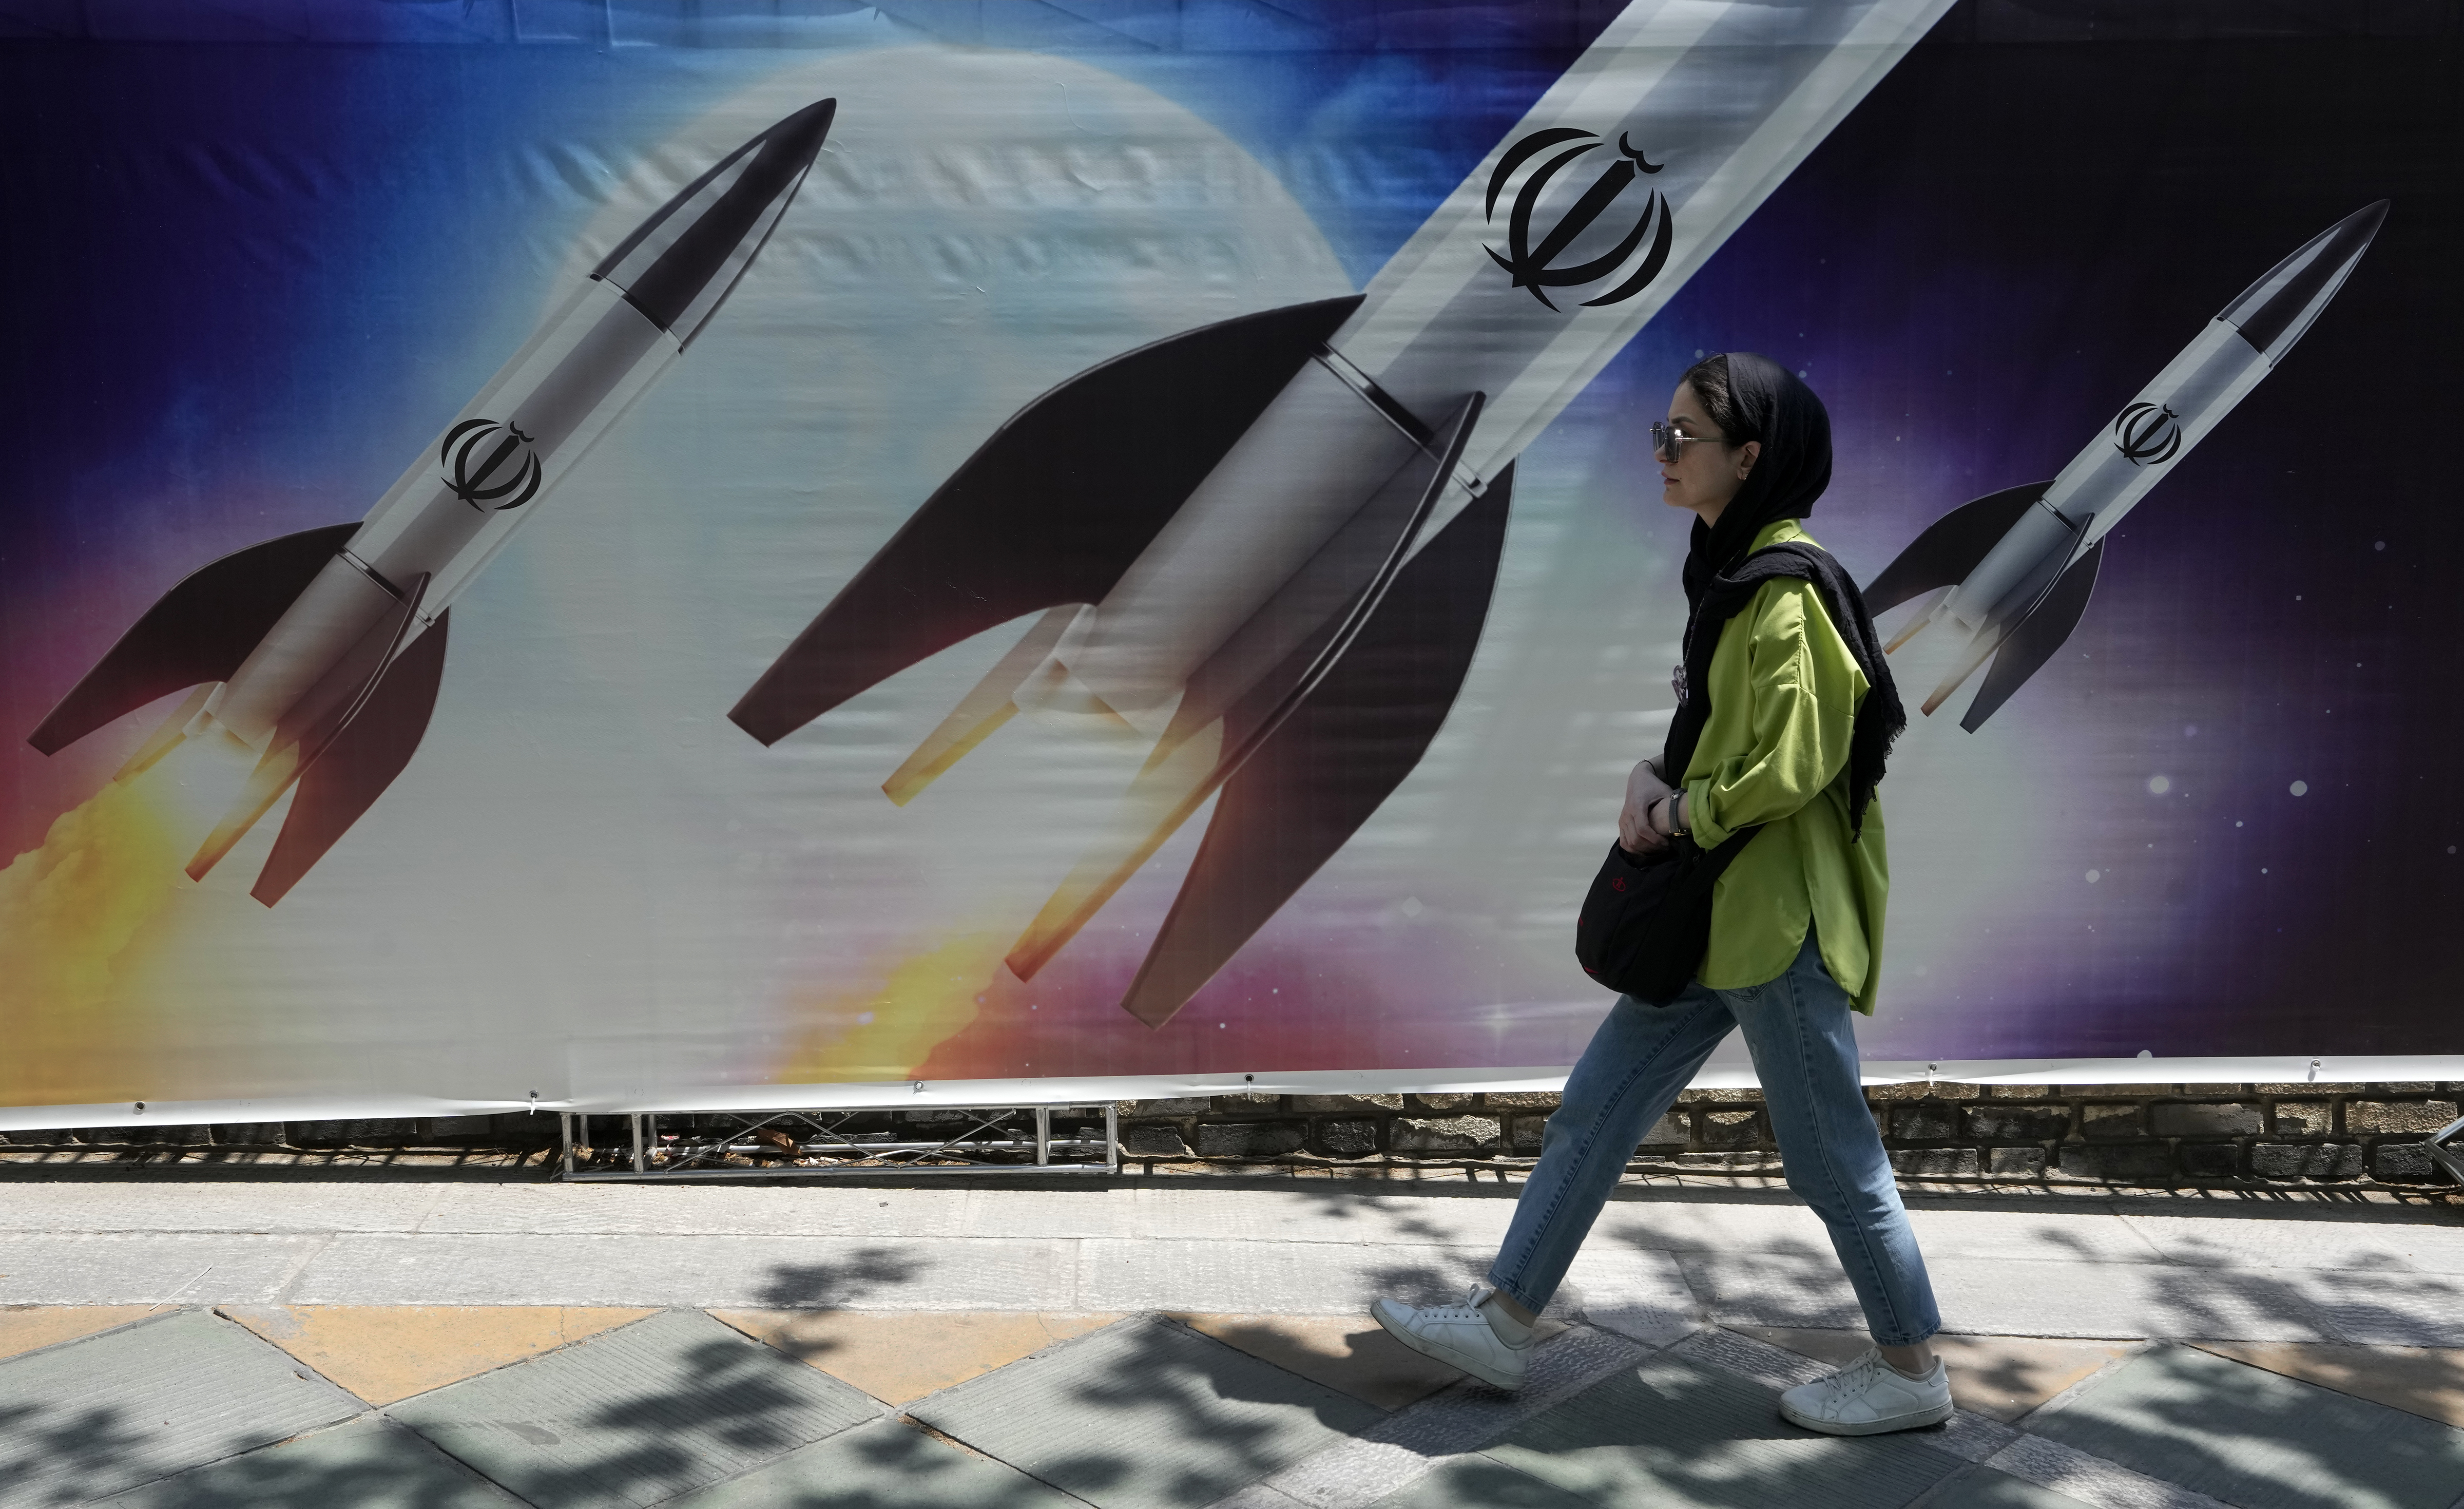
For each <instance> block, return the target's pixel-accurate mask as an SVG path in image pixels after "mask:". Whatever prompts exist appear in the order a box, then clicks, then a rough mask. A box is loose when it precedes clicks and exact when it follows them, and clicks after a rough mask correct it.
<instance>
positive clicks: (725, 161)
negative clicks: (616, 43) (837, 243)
mask: <svg viewBox="0 0 2464 1509" xmlns="http://www.w3.org/2000/svg"><path fill="white" fill-rule="evenodd" d="M837 113H838V101H837V100H816V101H815V102H813V103H812V104H809V105H806V106H805V107H804V108H803V109H802V110H799V111H797V112H796V113H795V114H794V115H791V116H788V117H787V118H785V119H784V120H782V121H780V122H777V123H775V124H773V125H772V126H770V127H769V128H768V129H767V130H765V131H763V132H761V133H760V134H759V135H758V136H756V137H754V138H753V139H752V140H751V141H748V142H746V143H745V144H743V145H742V146H739V147H737V149H736V150H735V151H733V152H730V153H728V154H727V155H726V156H725V157H723V158H720V159H719V160H718V163H717V165H716V166H714V167H712V168H711V170H710V171H708V172H706V173H704V174H702V175H701V176H700V177H699V178H696V179H694V180H693V182H692V183H690V184H688V185H686V186H685V189H684V191H683V192H682V193H679V194H677V195H676V196H675V197H674V198H673V199H671V200H669V201H668V202H667V204H666V205H664V206H662V207H661V208H660V210H659V212H658V213H656V214H654V215H652V216H650V218H649V219H648V220H645V221H643V222H642V226H641V229H639V230H637V231H635V232H634V233H632V234H631V235H629V236H627V237H626V238H625V240H624V242H623V243H622V244H621V245H619V246H618V247H617V248H616V250H615V251H613V252H610V253H608V254H607V259H606V260H605V261H604V262H601V263H600V264H599V266H598V267H597V268H596V269H594V270H593V271H592V272H591V275H590V276H591V277H598V278H605V280H606V281H608V282H610V283H613V284H615V285H616V286H617V287H618V288H621V289H623V290H624V291H625V298H626V300H627V301H629V302H630V303H631V304H632V305H633V307H634V308H636V309H639V310H640V311H641V312H642V313H643V314H644V315H646V316H648V317H649V319H650V320H651V321H652V322H654V323H656V324H657V325H658V326H659V328H661V329H662V330H665V331H667V332H668V333H669V334H671V335H672V336H674V337H675V338H676V342H677V344H680V345H681V344H688V343H690V342H691V341H692V340H693V336H694V335H695V334H697V333H698V332H699V331H700V329H701V327H702V325H703V324H704V323H705V322H708V321H709V319H710V317H711V316H712V315H713V314H715V313H716V312H717V310H718V306H719V304H720V303H722V302H724V301H725V300H726V298H727V295H728V293H729V291H730V290H732V289H733V288H734V287H735V286H736V282H737V278H739V277H743V276H744V270H745V268H747V267H748V266H750V265H751V264H752V261H753V257H754V254H756V253H758V252H759V251H760V250H761V244H762V242H763V241H765V240H767V239H768V238H769V235H770V232H771V230H772V228H773V227H775V226H776V225H777V224H778V223H779V217H780V215H781V214H782V213H784V212H785V211H786V209H787V204H788V201H789V200H792V199H793V198H795V196H796V189H797V187H798V186H799V185H801V184H803V181H804V174H805V172H806V170H807V169H809V168H810V167H811V166H813V159H814V158H815V157H816V156H817V155H818V154H819V153H820V152H821V149H822V143H823V141H824V140H825V138H827V137H828V135H829V131H830V122H831V120H832V118H833V117H835V116H836V115H837Z"/></svg>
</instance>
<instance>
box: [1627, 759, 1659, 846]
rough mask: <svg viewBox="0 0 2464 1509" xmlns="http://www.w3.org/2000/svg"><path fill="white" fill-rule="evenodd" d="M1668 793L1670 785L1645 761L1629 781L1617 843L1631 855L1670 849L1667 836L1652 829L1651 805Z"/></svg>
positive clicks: (1630, 776) (1635, 768)
mask: <svg viewBox="0 0 2464 1509" xmlns="http://www.w3.org/2000/svg"><path fill="white" fill-rule="evenodd" d="M1667 794H1668V783H1667V782H1665V781H1663V780H1661V778H1660V772H1659V771H1658V770H1656V769H1654V768H1653V767H1652V764H1651V762H1650V761H1648V760H1645V761H1643V762H1642V763H1641V764H1640V765H1638V766H1635V767H1634V773H1633V774H1632V775H1629V776H1627V777H1626V778H1625V810H1623V811H1621V812H1619V813H1617V842H1618V843H1619V844H1620V845H1622V846H1623V847H1624V849H1625V852H1626V853H1627V854H1651V853H1653V852H1655V851H1657V850H1659V849H1661V848H1663V847H1665V846H1666V844H1667V843H1668V839H1667V837H1666V836H1665V835H1664V834H1662V833H1661V832H1660V831H1659V830H1658V829H1656V828H1654V827H1652V826H1651V804H1653V803H1654V802H1657V801H1659V800H1660V799H1661V797H1664V796H1666V795H1667Z"/></svg>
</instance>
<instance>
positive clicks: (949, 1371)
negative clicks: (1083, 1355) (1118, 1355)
mask: <svg viewBox="0 0 2464 1509" xmlns="http://www.w3.org/2000/svg"><path fill="white" fill-rule="evenodd" d="M711 1314H713V1315H715V1316H716V1317H717V1318H718V1319H719V1320H724V1321H726V1322H727V1323H728V1324H729V1325H732V1326H734V1327H736V1328H737V1330H739V1331H741V1332H743V1333H744V1334H745V1335H747V1336H749V1337H752V1338H753V1339H754V1340H755V1341H758V1342H761V1343H766V1344H768V1345H770V1346H775V1347H777V1348H778V1349H779V1350H780V1351H782V1352H784V1353H786V1354H787V1355H788V1356H790V1357H793V1358H795V1359H797V1360H798V1361H799V1362H805V1363H810V1364H812V1365H814V1366H815V1367H818V1368H820V1369H821V1370H822V1371H824V1372H825V1373H828V1374H829V1375H830V1376H831V1377H833V1378H837V1379H841V1380H844V1381H845V1382H847V1383H850V1384H853V1385H855V1386H856V1387H858V1388H861V1389H863V1390H864V1391H865V1392H866V1393H869V1394H870V1395H872V1396H873V1397H874V1398H875V1399H879V1400H883V1401H885V1402H887V1403H890V1404H897V1405H903V1404H910V1403H913V1401H915V1400H918V1399H921V1398H923V1397H924V1396H925V1395H926V1394H929V1393H935V1392H937V1391H939V1390H940V1389H943V1388H947V1387H951V1386H953V1385H956V1384H962V1383H965V1382H966V1381H967V1380H968V1379H970V1378H976V1377H979V1376H981V1375H982V1374H985V1373H988V1372H991V1371H992V1370H993V1369H994V1368H996V1367H1002V1366H1006V1365H1009V1364H1011V1363H1014V1362H1017V1361H1018V1360H1019V1359H1020V1358H1022V1357H1025V1356H1027V1355H1028V1354H1030V1353H1034V1352H1040V1351H1042V1350H1044V1349H1045V1347H1047V1346H1051V1345H1054V1344H1056V1343H1062V1342H1066V1341H1067V1340H1069V1339H1070V1338H1071V1337H1073V1336H1084V1335H1086V1334H1087V1333H1088V1332H1089V1331H1095V1330H1101V1329H1102V1328H1103V1327H1105V1326H1108V1325H1110V1324H1111V1323H1112V1322H1113V1321H1115V1320H1119V1319H1120V1317H1119V1316H1118V1315H1039V1314H1036V1313H1034V1312H1032V1311H1027V1312H1020V1311H1014V1310H974V1311H967V1310H961V1311H955V1312H948V1311H934V1310H909V1311H900V1310H714V1311H712V1312H711Z"/></svg>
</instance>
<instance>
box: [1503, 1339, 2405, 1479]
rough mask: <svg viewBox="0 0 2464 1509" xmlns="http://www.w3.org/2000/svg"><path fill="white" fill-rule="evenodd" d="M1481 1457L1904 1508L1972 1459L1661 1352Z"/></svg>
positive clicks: (1538, 1470) (1553, 1475)
mask: <svg viewBox="0 0 2464 1509" xmlns="http://www.w3.org/2000/svg"><path fill="white" fill-rule="evenodd" d="M1484 1454H1485V1455H1487V1456H1489V1457H1492V1458H1494V1459H1496V1460H1497V1461H1500V1462H1503V1463H1505V1464H1506V1465H1507V1466H1508V1467H1512V1468H1515V1469H1517V1470H1519V1471H1521V1472H1524V1473H1527V1474H1529V1476H1533V1477H1537V1478H1540V1479H1542V1480H1543V1481H1546V1482H1548V1483H1551V1484H1552V1485H1554V1486H1556V1487H1558V1488H1561V1489H1564V1490H1566V1491H1567V1492H1569V1493H1573V1494H1575V1495H1578V1496H1580V1497H1583V1498H1591V1499H1593V1500H1595V1501H1596V1502H1599V1503H1604V1504H1609V1503H1616V1504H1623V1503H1648V1504H1652V1505H1669V1506H1672V1509H1674V1506H1680V1505H1683V1506H1687V1509H1693V1506H1711V1505H1718V1506H1724V1509H1725V1506H1731V1505H1733V1506H1737V1509H1766V1506H1768V1505H1771V1504H1778V1503H1818V1504H1822V1505H1824V1506H1825V1509H1866V1506H1870V1509H1900V1506H1902V1505H1904V1504H1906V1503H1907V1502H1909V1501H1910V1500H1911V1499H1913V1498H1916V1497H1917V1496H1918V1495H1919V1494H1921V1493H1923V1492H1925V1490H1926V1489H1927V1488H1929V1487H1931V1486H1932V1485H1933V1484H1935V1483H1937V1482H1940V1481H1941V1480H1942V1479H1943V1478H1946V1477H1947V1476H1950V1475H1951V1474H1952V1473H1955V1472H1958V1471H1959V1470H1960V1469H1961V1468H1962V1467H1963V1466H1965V1465H1966V1464H1964V1463H1963V1462H1961V1461H1960V1459H1959V1458H1957V1457H1955V1456H1952V1455H1949V1454H1946V1453H1943V1452H1938V1451H1935V1450H1933V1449H1931V1448H1930V1447H1927V1446H1924V1445H1921V1444H1919V1443H1918V1442H1917V1441H1916V1440H1914V1439H1912V1438H1910V1437H1908V1436H1905V1435H1897V1436H1863V1437H1846V1438H1843V1437H1839V1436H1830V1435H1817V1434H1815V1433H1814V1432H1813V1431H1801V1430H1798V1429H1797V1428H1796V1427H1794V1426H1792V1425H1790V1424H1788V1423H1787V1422H1786V1421H1784V1420H1782V1419H1780V1417H1779V1413H1778V1408H1777V1403H1776V1399H1775V1396H1774V1394H1773V1392H1772V1391H1771V1390H1770V1389H1768V1388H1764V1387H1761V1386H1759V1385H1757V1384H1754V1383H1751V1382H1749V1381H1748V1380H1746V1379H1743V1378H1739V1377H1736V1376H1734V1375H1733V1374H1729V1373H1726V1372H1722V1371H1719V1370H1717V1369H1714V1368H1711V1367H1706V1366H1705V1365H1701V1364H1699V1363H1694V1362H1691V1361H1687V1360H1684V1359H1681V1358H1677V1357H1673V1356H1669V1355H1667V1354H1665V1353H1663V1354H1661V1355H1659V1356H1655V1357H1651V1358H1648V1359H1646V1360H1644V1362H1643V1363H1642V1364H1641V1365H1639V1366H1638V1367H1636V1368H1634V1369H1632V1370H1630V1371H1622V1372H1619V1373H1617V1374H1615V1375H1613V1376H1611V1377H1610V1378H1608V1379H1606V1380H1605V1381H1603V1382H1601V1383H1599V1384H1596V1385H1595V1386H1594V1387H1591V1388H1589V1389H1587V1390H1585V1391H1584V1392H1583V1393H1581V1394H1579V1395H1577V1396H1575V1397H1574V1398H1573V1399H1571V1400H1568V1401H1567V1402H1566V1403H1564V1404H1562V1405H1559V1406H1558V1407H1557V1408H1556V1409H1551V1410H1549V1411H1548V1412H1547V1413H1545V1414H1542V1415H1540V1416H1538V1417H1536V1418H1534V1419H1532V1420H1530V1421H1528V1422H1526V1423H1525V1424H1524V1425H1523V1426H1522V1427H1521V1428H1520V1429H1518V1430H1517V1431H1515V1432H1514V1433H1513V1434H1512V1435H1510V1436H1508V1437H1507V1439H1506V1440H1505V1441H1504V1442H1502V1443H1500V1444H1499V1445H1496V1446H1492V1447H1489V1448H1487V1449H1486V1451H1485V1453H1484ZM2442 1509H2444V1506H2442Z"/></svg>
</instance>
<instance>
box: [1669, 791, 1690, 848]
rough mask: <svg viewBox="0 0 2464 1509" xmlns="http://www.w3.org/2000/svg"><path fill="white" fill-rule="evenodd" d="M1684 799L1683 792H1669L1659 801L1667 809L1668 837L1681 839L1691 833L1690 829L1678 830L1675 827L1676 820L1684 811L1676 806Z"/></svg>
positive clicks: (1678, 828)
mask: <svg viewBox="0 0 2464 1509" xmlns="http://www.w3.org/2000/svg"><path fill="white" fill-rule="evenodd" d="M1684 799H1685V793H1684V792H1683V791H1671V792H1669V793H1668V794H1667V795H1666V796H1663V797H1661V802H1663V803H1665V804H1666V805H1667V808H1668V836H1669V837H1671V838H1683V837H1684V836H1685V835H1686V834H1687V833H1690V832H1693V830H1692V829H1690V828H1680V827H1678V826H1677V820H1678V818H1679V817H1681V816H1682V815H1683V813H1684V809H1683V808H1682V807H1680V806H1678V805H1677V804H1678V803H1680V802H1682V801H1683V800H1684Z"/></svg>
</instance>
